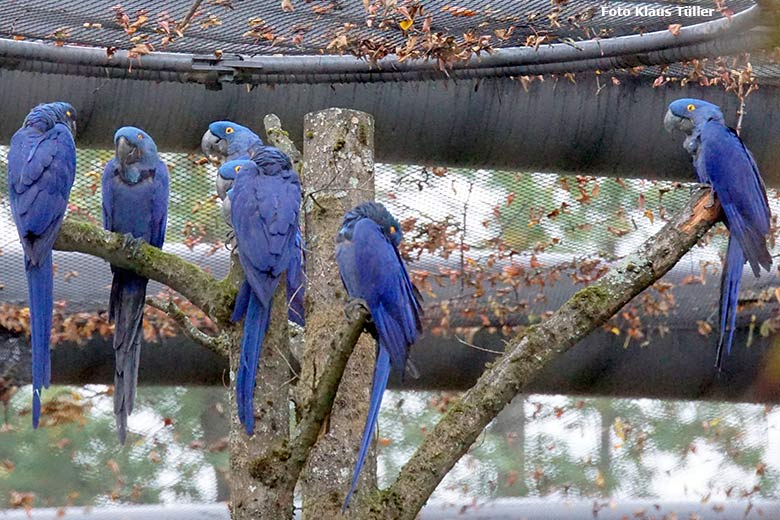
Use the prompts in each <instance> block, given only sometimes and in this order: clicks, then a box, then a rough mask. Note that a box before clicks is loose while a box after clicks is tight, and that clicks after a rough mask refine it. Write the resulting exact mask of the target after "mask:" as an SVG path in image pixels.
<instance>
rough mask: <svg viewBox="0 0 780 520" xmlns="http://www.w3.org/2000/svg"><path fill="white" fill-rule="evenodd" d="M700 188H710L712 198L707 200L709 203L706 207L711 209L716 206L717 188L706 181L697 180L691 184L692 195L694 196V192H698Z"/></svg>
mask: <svg viewBox="0 0 780 520" xmlns="http://www.w3.org/2000/svg"><path fill="white" fill-rule="evenodd" d="M699 190H709V192H710V200H708V201H707V204H706V205H705V206H704V207H705V208H707V209H709V208H711V207H712V206H714V205H715V190H714V189H712V186H711V185H709V184H707V183H706V182H697V183H694V184H691V190H690V195H691V196H693V194H694V193H696V192H697V191H699Z"/></svg>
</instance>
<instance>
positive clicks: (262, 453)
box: [229, 279, 295, 520]
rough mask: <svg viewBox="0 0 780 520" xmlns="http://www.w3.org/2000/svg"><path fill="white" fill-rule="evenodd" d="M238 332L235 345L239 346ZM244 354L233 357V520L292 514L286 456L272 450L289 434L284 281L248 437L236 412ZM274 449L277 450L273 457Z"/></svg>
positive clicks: (263, 356) (265, 345)
mask: <svg viewBox="0 0 780 520" xmlns="http://www.w3.org/2000/svg"><path fill="white" fill-rule="evenodd" d="M240 344H241V337H240V333H239V332H238V331H236V334H235V341H234V345H238V346H240ZM240 362H241V361H240V350H239V349H235V348H234V349H232V350H231V353H230V373H231V377H230V380H231V381H230V410H231V414H230V437H229V439H230V470H231V471H230V489H231V494H230V499H231V500H230V512H231V518H233V519H235V520H250V519H259V518H263V519H264V518H269V519H271V518H273V519H277V518H278V519H282V520H283V519H287V518H292V516H293V489H294V487H295V481H294V480H292V481H291V479H290V475H289V473H288V472H287V471H286V465H285V460H286V458H287V457H286V455H285V454H284V453H283V452H278V451H276V450H274V447H276V446H279V445H282V446H283V445H284V444H285V442H286V441H287V439H288V438H289V434H290V403H289V392H290V382H291V372H290V368H289V366H290V365H289V340H288V331H287V301H286V293H285V285H284V279H282V281H281V283H280V284H279V287H278V288H277V290H276V293H274V302H273V309H272V310H271V323H270V325H269V327H268V333H267V334H266V336H265V340H264V341H263V350H262V352H261V354H260V365H259V368H258V371H257V383H256V386H255V397H254V404H255V432H254V435H252V436H251V437H249V436H248V435H247V434H246V432H245V431H244V426H243V425H242V424H241V423H240V422H239V420H238V414H237V412H236V399H235V398H236V392H235V374H236V371H237V370H238V365H239V363H240ZM272 450H274V451H275V452H273V453H269V452H270V451H272Z"/></svg>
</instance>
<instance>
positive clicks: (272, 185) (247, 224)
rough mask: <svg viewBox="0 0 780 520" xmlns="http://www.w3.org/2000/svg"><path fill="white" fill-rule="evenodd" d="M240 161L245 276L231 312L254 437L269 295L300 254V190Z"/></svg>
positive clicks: (238, 213) (240, 392)
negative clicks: (238, 327) (237, 326)
mask: <svg viewBox="0 0 780 520" xmlns="http://www.w3.org/2000/svg"><path fill="white" fill-rule="evenodd" d="M241 163H242V164H243V169H242V170H241V172H240V173H239V175H238V176H237V177H236V182H235V184H234V185H233V188H232V191H231V194H230V200H231V221H232V224H233V228H234V230H235V233H236V241H237V245H238V257H239V261H240V262H241V266H242V267H243V269H244V274H245V276H246V282H245V284H244V285H243V286H242V288H241V289H240V291H239V295H238V297H237V299H236V305H235V308H234V312H233V319H234V320H238V319H240V318H241V317H242V316H244V332H243V337H242V340H241V361H240V364H239V368H238V373H237V374H236V402H237V406H238V416H239V419H240V420H241V423H242V424H244V427H245V429H246V432H247V434H249V435H252V433H253V432H254V402H253V396H254V388H255V378H256V375H257V365H258V362H259V359H260V352H261V348H262V344H263V339H264V338H265V334H266V332H267V330H268V323H269V320H270V315H271V304H272V301H273V294H274V291H275V290H276V287H277V285H278V284H279V279H280V277H281V276H282V274H283V273H284V271H285V270H287V269H288V267H289V265H290V262H291V261H292V259H293V256H294V255H295V254H296V252H297V253H299V250H298V249H297V248H296V246H295V240H296V236H297V233H298V212H299V208H300V203H301V195H300V186H299V185H296V184H292V183H290V182H289V181H288V180H287V179H286V178H285V177H284V176H281V175H264V174H261V173H260V169H259V167H258V166H257V165H255V164H254V163H251V162H249V161H241ZM232 164H233V163H227V165H232ZM223 168H224V166H223Z"/></svg>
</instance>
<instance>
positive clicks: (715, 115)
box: [664, 98, 723, 134]
mask: <svg viewBox="0 0 780 520" xmlns="http://www.w3.org/2000/svg"><path fill="white" fill-rule="evenodd" d="M707 121H718V122H720V123H723V112H721V111H720V107H718V105H713V104H712V103H709V102H707V101H703V100H701V99H694V98H683V99H678V100H677V101H673V102H672V103H671V104H670V105H669V109H668V110H667V111H666V116H665V117H664V126H665V127H666V129H667V130H668V131H670V132H671V131H673V130H681V131H683V132H685V133H686V134H689V133H691V131H693V128H694V127H696V126H699V125H702V124H704V123H706V122H707Z"/></svg>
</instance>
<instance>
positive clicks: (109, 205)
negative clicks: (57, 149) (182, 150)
mask: <svg viewBox="0 0 780 520" xmlns="http://www.w3.org/2000/svg"><path fill="white" fill-rule="evenodd" d="M114 146H115V147H116V156H115V157H114V158H113V159H111V160H110V161H109V162H108V164H106V168H105V170H103V182H102V184H103V227H104V228H105V229H107V230H109V231H114V232H116V233H122V234H124V235H126V238H127V241H126V243H127V244H128V245H129V244H134V245H135V246H139V245H140V241H142V240H143V241H145V242H147V243H149V244H151V245H153V246H154V247H158V248H162V246H163V242H164V241H165V226H166V221H167V218H168V185H169V180H168V168H167V167H166V166H165V163H164V162H162V161H161V160H160V157H159V156H158V155H157V145H155V143H154V140H153V139H152V138H151V136H149V134H147V133H146V132H144V131H143V130H141V129H140V128H135V127H132V126H125V127H122V128H120V129H119V130H117V132H116V134H114ZM111 271H112V272H113V273H114V279H113V282H112V283H111V297H110V300H109V319H110V320H112V321H113V322H114V323H115V326H114V356H115V358H116V360H115V367H114V416H115V418H116V426H117V434H118V436H119V442H120V443H122V444H124V443H125V438H126V437H127V416H128V415H130V414H131V413H132V412H133V403H134V401H135V392H136V386H137V385H138V364H139V361H140V357H141V337H142V336H143V332H142V326H143V317H144V304H145V300H146V284H147V283H148V282H149V279H148V278H144V277H143V276H139V275H137V274H136V273H134V272H133V271H128V270H126V269H121V268H119V267H114V266H112V267H111Z"/></svg>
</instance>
